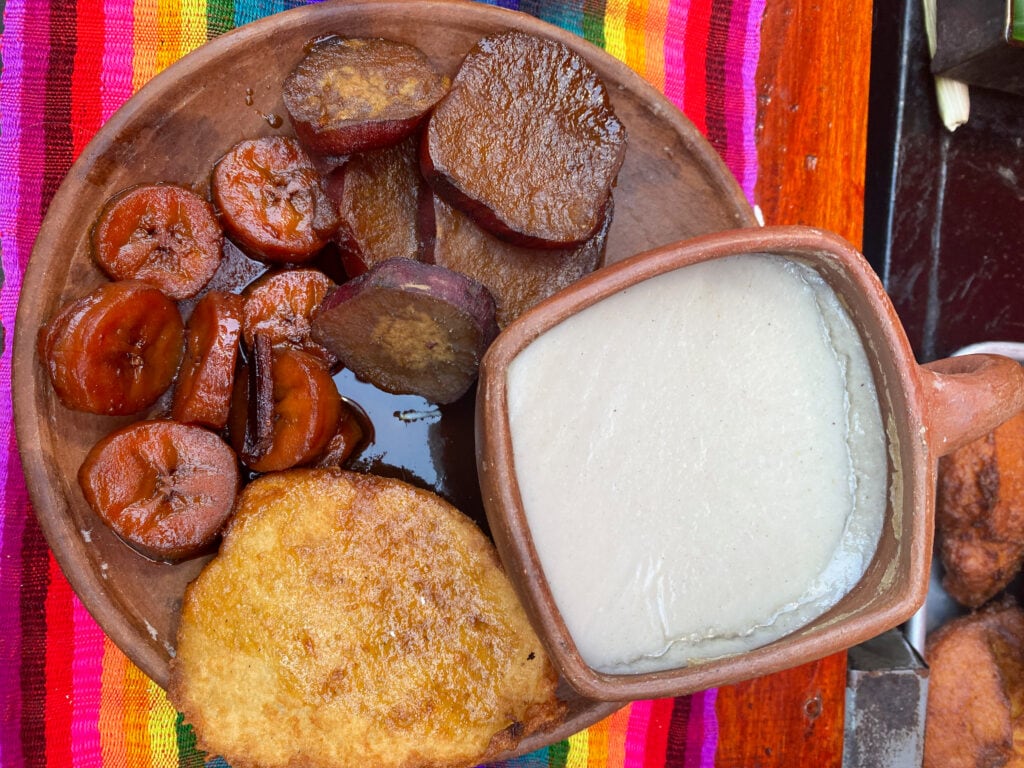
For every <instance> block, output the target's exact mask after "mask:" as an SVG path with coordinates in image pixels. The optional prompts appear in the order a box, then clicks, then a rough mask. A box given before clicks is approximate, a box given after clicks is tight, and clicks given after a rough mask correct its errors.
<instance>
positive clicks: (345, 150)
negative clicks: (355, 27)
mask: <svg viewBox="0 0 1024 768" xmlns="http://www.w3.org/2000/svg"><path fill="white" fill-rule="evenodd" d="M447 88H448V81H447V78H445V77H443V76H442V75H441V74H440V73H438V72H437V71H436V70H435V69H434V68H433V66H432V65H431V63H430V61H429V60H428V59H427V57H426V55H424V53H423V52H422V51H421V50H419V49H418V48H416V47H414V46H412V45H407V44H405V43H399V42H395V41H391V40H384V39H380V38H344V37H337V36H332V37H327V38H324V39H322V40H318V41H317V42H316V43H314V44H313V46H312V47H311V48H310V50H309V53H307V54H306V56H305V58H303V60H302V61H301V62H299V65H298V66H297V67H296V68H295V69H294V70H293V71H292V72H291V74H290V75H289V76H288V77H287V79H286V80H285V82H284V105H285V109H287V110H288V114H289V116H290V117H291V121H292V125H293V126H294V128H295V133H296V135H298V137H299V139H300V140H301V141H302V142H303V144H305V145H306V146H307V147H308V148H309V149H310V151H312V152H315V153H317V154H320V155H324V156H327V157H338V156H342V155H348V154H351V153H354V152H363V151H366V150H369V149H379V148H381V147H386V146H390V145H392V144H396V143H398V142H400V141H401V140H402V139H404V138H405V137H407V136H408V135H409V134H410V133H412V132H413V131H414V130H415V129H416V126H417V125H419V124H420V122H421V121H422V120H423V118H424V117H425V116H426V114H427V112H429V111H430V109H431V108H432V107H433V106H434V104H436V103H437V101H438V99H440V98H441V97H442V96H443V95H444V94H445V92H446V91H447Z"/></svg>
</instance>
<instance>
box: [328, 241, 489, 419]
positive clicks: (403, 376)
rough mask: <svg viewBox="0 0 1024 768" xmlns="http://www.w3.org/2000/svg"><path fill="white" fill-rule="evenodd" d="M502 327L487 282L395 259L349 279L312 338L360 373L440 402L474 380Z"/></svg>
mask: <svg viewBox="0 0 1024 768" xmlns="http://www.w3.org/2000/svg"><path fill="white" fill-rule="evenodd" d="M497 332H498V326H497V323H496V322H495V320H494V299H493V298H492V297H491V294H490V292H489V291H488V290H487V289H486V288H485V287H484V286H482V285H481V284H480V283H478V282H477V281H475V280H473V279H472V278H469V277H466V276H465V275H461V274H459V273H457V272H453V271H451V270H449V269H445V268H444V267H439V266H436V265H433V264H423V263H422V262H418V261H412V260H410V259H389V260H388V261H384V262H382V263H380V264H378V265H377V266H376V267H374V268H373V269H371V270H370V271H369V272H366V273H365V274H363V275H361V276H360V277H357V278H355V279H354V280H350V281H349V282H347V283H345V284H344V285H342V286H340V287H339V288H338V289H337V290H336V291H334V292H333V293H332V294H329V295H328V297H327V298H326V299H325V300H324V303H323V304H322V305H321V307H320V309H319V310H318V311H317V313H316V314H315V315H314V316H313V338H314V339H316V340H318V341H319V342H320V343H321V344H323V345H324V346H325V347H327V348H328V349H329V350H331V351H332V352H334V353H335V354H336V355H337V356H338V357H339V358H340V359H341V361H342V363H343V364H344V365H345V366H347V367H348V368H350V369H351V370H352V371H353V373H355V374H356V375H357V376H359V377H360V378H362V379H364V380H366V381H369V382H370V383H371V384H374V385H375V386H377V387H379V388H380V389H383V390H384V391H386V392H392V393H396V394H413V395H420V396H421V397H424V398H426V399H427V400H430V401H431V402H434V403H440V404H444V403H451V402H454V401H456V400H458V399H459V398H460V397H462V395H464V394H465V393H466V392H467V391H468V390H469V388H470V387H471V386H472V385H473V382H474V381H476V376H477V370H478V368H479V365H480V358H481V357H482V356H483V353H484V352H485V351H486V349H487V346H488V345H489V344H490V343H491V341H492V340H493V339H494V337H495V336H496V335H497Z"/></svg>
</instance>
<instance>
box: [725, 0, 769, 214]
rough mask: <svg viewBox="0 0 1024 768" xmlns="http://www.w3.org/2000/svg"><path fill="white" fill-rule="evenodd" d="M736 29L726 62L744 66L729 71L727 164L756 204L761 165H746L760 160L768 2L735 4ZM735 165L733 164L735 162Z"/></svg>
mask: <svg viewBox="0 0 1024 768" xmlns="http://www.w3.org/2000/svg"><path fill="white" fill-rule="evenodd" d="M734 3H735V5H734V6H733V15H732V26H731V28H730V30H729V36H728V40H727V42H726V61H730V62H740V65H739V66H738V67H726V72H725V94H726V96H725V99H726V102H725V104H726V108H725V115H726V127H727V132H728V141H727V142H726V148H727V149H726V153H725V154H726V155H727V157H725V161H726V164H727V165H728V166H729V168H730V170H732V171H733V173H735V174H736V180H737V181H738V182H739V184H740V187H741V188H742V189H743V192H744V194H745V195H746V196H747V200H748V201H749V202H750V204H751V205H753V204H754V190H755V188H756V186H757V163H756V162H744V159H745V158H751V157H753V158H756V157H757V146H756V143H755V133H756V126H755V123H756V121H757V83H756V80H755V78H756V77H757V61H758V59H759V58H760V56H761V19H762V17H763V16H764V8H765V0H734ZM731 161H732V162H731Z"/></svg>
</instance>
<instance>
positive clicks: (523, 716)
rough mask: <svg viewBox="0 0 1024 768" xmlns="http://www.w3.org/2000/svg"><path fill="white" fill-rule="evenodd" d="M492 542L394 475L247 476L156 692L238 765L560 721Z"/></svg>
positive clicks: (429, 752)
mask: <svg viewBox="0 0 1024 768" xmlns="http://www.w3.org/2000/svg"><path fill="white" fill-rule="evenodd" d="M556 682H557V678H556V675H555V673H554V671H553V669H552V667H551V665H550V663H549V662H548V660H547V657H546V655H545V653H544V652H543V648H542V646H541V644H540V641H539V640H538V638H537V637H536V635H535V634H534V632H533V629H532V627H531V626H530V623H529V621H528V619H527V617H526V614H525V612H524V610H523V609H522V607H521V605H520V603H519V602H518V600H517V598H516V596H515V593H514V591H513V589H512V586H511V584H510V583H509V581H508V580H507V578H506V576H505V575H504V572H503V571H502V570H501V567H500V563H499V561H498V558H497V553H496V551H495V550H494V548H493V545H492V544H491V542H490V541H489V540H488V539H487V538H486V537H485V536H484V535H483V534H482V533H481V531H480V530H479V529H478V528H477V527H476V525H475V524H474V523H473V522H472V521H471V520H470V519H469V518H468V517H465V516H464V515H463V514H462V513H460V512H459V511H458V510H456V509H455V508H454V507H452V506H451V505H449V504H447V503H446V502H444V501H443V500H442V499H440V498H439V497H437V496H435V495H434V494H431V493H429V492H427V491H422V490H419V489H417V488H414V487H412V486H409V485H407V484H405V483H402V482H401V481H398V480H392V479H387V478H382V477H376V476H372V475H361V474H357V473H352V472H346V471H342V470H335V469H319V470H291V471H287V472H279V473H274V474H269V475H265V476H263V477H261V478H258V479H257V480H255V481H254V482H252V483H251V484H250V485H249V486H248V487H247V488H246V489H245V491H244V492H243V493H242V495H241V496H240V499H239V504H238V508H237V513H236V516H235V517H234V518H233V520H232V522H231V523H230V525H229V528H228V531H227V533H226V534H225V537H224V542H223V544H222V546H221V550H220V553H219V554H218V556H217V557H215V558H214V559H213V560H212V561H211V562H210V564H209V565H208V566H207V567H206V568H205V569H204V570H203V572H202V573H201V574H200V576H199V577H198V578H197V579H196V580H195V581H194V582H193V583H192V584H191V585H190V586H189V588H188V590H187V592H186V595H185V602H184V605H183V607H182V616H181V625H180V629H179V632H178V647H177V656H176V658H175V659H174V660H173V662H172V664H171V679H170V685H169V686H168V695H169V697H170V700H171V702H172V703H173V704H174V706H175V707H177V708H178V709H179V710H180V711H182V712H183V713H184V715H185V719H186V720H187V721H188V722H190V723H192V724H193V725H194V727H195V731H196V735H197V738H198V741H199V745H200V747H201V748H203V749H205V750H207V751H209V752H211V753H214V754H220V755H223V756H224V757H225V758H226V759H227V760H228V762H230V764H231V765H232V766H234V768H247V767H250V766H251V767H255V766H260V767H261V768H273V767H275V766H300V765H301V766H308V767H309V768H322V767H323V768H326V767H327V766H330V767H331V768H335V767H338V766H361V767H366V768H369V767H372V766H377V767H379V768H382V767H384V766H396V767H404V766H409V767H411V766H442V765H443V766H468V765H471V764H475V763H479V762H482V761H486V760H487V759H488V758H489V757H491V756H493V755H495V754H497V753H499V752H501V751H503V750H506V749H510V748H513V747H514V746H515V745H516V744H517V743H518V741H519V740H520V739H521V738H522V737H524V736H526V735H527V734H529V733H531V732H534V731H536V730H538V729H540V728H543V727H545V726H546V725H548V724H550V723H553V722H555V721H557V720H560V718H561V716H562V714H563V706H564V705H562V704H561V703H560V702H559V701H558V700H557V699H556V697H555V685H556Z"/></svg>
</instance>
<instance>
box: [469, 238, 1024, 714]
mask: <svg viewBox="0 0 1024 768" xmlns="http://www.w3.org/2000/svg"><path fill="white" fill-rule="evenodd" d="M742 253H771V254H778V255H781V256H784V257H786V258H791V259H795V260H798V261H800V262H802V263H804V264H807V265H809V266H811V267H813V268H814V269H815V270H817V271H818V273H819V274H820V275H821V276H822V277H823V278H824V279H825V280H826V281H827V282H828V283H829V285H830V286H831V287H832V289H833V290H834V291H835V292H836V294H837V295H838V296H839V297H840V300H841V301H843V303H844V304H845V305H846V306H847V308H848V310H849V312H850V315H851V318H852V320H853V322H854V323H855V324H856V326H857V328H858V330H859V331H860V333H861V337H862V339H863V341H864V346H865V349H866V351H867V353H868V356H869V361H870V363H871V367H872V371H873V373H874V377H875V383H876V387H877V389H878V396H879V402H880V405H881V408H882V419H883V423H885V425H886V431H887V437H888V440H889V454H890V467H889V478H890V480H889V484H890V487H889V494H888V495H889V506H888V509H887V510H886V515H887V520H886V524H885V525H884V526H883V531H882V538H881V540H880V542H879V545H878V549H877V551H876V553H875V557H874V559H873V560H872V562H871V564H870V565H869V567H868V569H867V572H866V573H865V575H864V577H863V578H862V579H861V581H860V582H859V583H858V584H857V585H856V586H855V587H854V588H853V589H852V590H851V591H850V592H849V593H848V594H847V595H846V596H845V597H844V598H843V599H842V600H840V602H839V603H838V604H837V605H836V606H835V607H834V608H832V609H831V610H830V611H828V612H826V613H825V614H824V615H823V616H821V617H819V618H818V619H816V620H814V621H812V622H811V623H810V624H808V625H806V626H805V627H803V628H802V629H800V630H797V631H796V632H793V633H791V634H789V635H787V636H785V637H783V638H782V639H780V640H778V641H776V642H773V643H770V644H768V645H765V646H763V647H761V648H758V649H756V650H754V651H750V652H748V653H744V654H737V655H734V656H730V657H725V658H721V659H717V660H714V661H709V662H706V663H702V664H699V665H691V666H689V667H686V668H682V669H676V670H669V671H664V672H652V673H644V674H634V675H610V674H603V673H599V672H597V671H595V670H593V669H591V668H590V667H589V666H588V665H587V664H586V663H585V662H584V661H583V659H582V657H581V656H580V654H579V653H578V651H577V650H576V648H575V645H574V644H573V641H572V638H571V636H570V635H569V632H568V630H567V628H566V626H565V623H564V621H563V620H562V618H561V616H560V614H559V612H558V609H557V607H556V605H555V602H554V599H553V597H552V594H551V591H550V589H549V587H548V585H547V582H546V581H545V578H544V575H543V569H542V567H541V565H540V561H539V558H538V556H537V552H536V550H535V548H534V545H533V543H532V540H531V536H530V530H529V526H528V524H527V522H526V514H525V511H524V509H523V506H522V501H521V499H520V495H519V489H518V486H517V483H516V480H515V477H516V469H515V464H514V461H513V453H512V441H511V433H510V428H509V422H508V411H507V388H506V370H507V367H508V365H509V363H511V361H512V360H513V359H514V358H515V356H516V355H517V354H518V353H519V351H520V350H522V349H523V348H524V347H526V346H527V345H528V344H529V343H530V342H531V341H532V340H533V339H535V338H537V336H539V335H540V334H542V333H544V332H545V331H546V330H547V329H549V328H551V327H553V326H554V325H556V324H557V323H559V322H560V321H562V320H564V319H565V318H567V317H569V316H571V315H572V314H574V313H576V312H578V311H580V310H582V309H584V308H586V307H588V306H590V305H592V304H594V303H596V302H598V301H600V300H601V299H603V298H605V297H607V296H610V295H611V294H613V293H615V292H617V291H619V290H621V289H623V288H625V287H627V286H633V285H636V284H637V283H640V282H642V281H643V280H646V279H648V278H651V277H654V276H656V275H659V274H663V273H665V272H668V271H671V270H674V269H677V268H681V267H685V266H686V265H689V264H695V263H697V262H701V261H705V260H708V259H714V258H721V257H724V256H730V255H735V254H742ZM1022 407H1024V369H1022V367H1021V366H1020V365H1019V364H1018V363H1016V361H1013V360H1010V359H1009V358H1003V357H999V356H994V355H975V356H970V357H962V358H956V359H951V360H940V361H936V362H934V363H930V364H928V365H927V366H919V365H918V364H917V362H916V361H915V359H914V357H913V353H912V352H911V349H910V345H909V343H908V342H907V338H906V335H905V333H904V332H903V327H902V326H901V325H900V322H899V319H898V318H897V316H896V314H895V312H894V310H893V308H892V304H891V303H890V301H889V298H888V296H886V294H885V292H884V290H883V289H882V286H881V283H880V282H879V281H878V278H877V277H876V275H875V273H874V271H873V270H872V269H871V267H870V265H869V264H868V263H867V261H865V260H864V258H863V257H862V256H861V255H860V254H859V253H858V252H857V251H856V250H855V249H854V248H853V247H852V246H851V245H849V244H848V243H846V242H845V241H844V240H842V239H841V238H839V237H838V236H836V235H833V234H831V233H828V232H824V231H821V230H816V229H810V228H803V227H767V228H763V229H759V230H753V229H748V230H742V231H736V232H726V233H720V234H717V235H709V236H707V237H704V238H698V239H696V240H691V241H689V242H685V243H681V244H677V245H672V246H668V247H665V248H660V249H656V250H654V251H652V252H651V253H648V254H641V255H638V256H636V257H634V258H631V259H629V260H628V261H626V262H623V263H620V264H617V265H615V266H614V267H612V268H609V269H605V270H602V271H600V272H597V273H595V274H593V275H590V276H588V277H586V278H584V279H582V280H581V281H579V282H578V283H576V284H575V285H574V286H572V287H570V288H568V289H566V290H565V291H563V292H562V293H560V294H558V295H556V296H554V297H552V298H551V299H549V300H547V301H546V302H544V303H542V304H540V305H538V306H537V307H535V308H534V309H533V310H531V311H530V312H527V313H526V314H524V315H522V316H521V317H520V318H519V320H517V321H516V322H515V323H513V324H511V325H510V326H509V327H508V328H507V329H506V330H505V332H504V333H503V334H502V335H501V336H499V338H498V340H497V341H496V342H495V343H494V344H493V345H492V346H491V348H490V350H489V351H488V353H487V355H486V356H485V357H484V360H483V363H482V365H481V372H480V388H479V391H478V396H477V427H478V434H479V435H480V436H481V439H482V444H481V445H480V446H479V448H480V450H479V453H478V469H479V472H480V483H481V488H482V490H483V497H484V503H485V506H486V508H487V516H488V520H489V521H490V525H491V532H492V534H493V536H494V539H495V542H496V544H497V545H498V550H499V552H500V553H501V555H502V559H503V561H504V562H505V563H506V564H507V565H508V568H509V571H510V573H511V574H512V577H513V582H514V583H515V584H516V586H517V588H518V589H519V592H520V595H521V597H522V598H523V600H524V602H525V603H526V605H527V610H528V611H529V612H530V614H531V616H532V618H533V620H534V623H535V624H536V625H537V626H538V628H539V630H540V632H541V637H542V639H544V640H545V644H546V645H547V648H548V651H549V653H551V655H552V657H553V658H554V660H555V663H556V666H558V667H559V668H560V669H561V671H562V673H563V675H564V676H565V677H566V678H567V679H568V680H569V681H570V683H571V684H572V685H573V686H575V687H576V688H577V689H578V690H579V691H580V692H581V693H583V694H584V695H586V696H592V697H595V698H600V699H607V700H622V699H627V698H628V699H635V698H644V699H647V698H659V697H667V696H678V695H682V694H686V693H690V692H693V691H698V690H702V689H705V688H710V687H714V686H720V685H726V684H730V683H736V682H739V681H741V680H746V679H750V678H754V677H760V676H762V675H766V674H770V673H773V672H777V671H780V670H783V669H787V668H790V667H794V666H796V665H799V664H804V663H806V662H810V661H813V660H815V659H819V658H822V657H824V656H827V655H829V654H832V653H835V652H838V651H841V650H843V649H844V648H848V647H850V646H852V645H856V644H857V643H860V642H863V641H864V640H867V639H868V638H871V637H873V636H875V635H878V634H880V633H882V632H884V631H886V630H888V629H891V628H893V627H895V626H897V625H898V624H900V623H902V622H903V621H905V620H906V619H908V618H909V617H910V616H911V615H912V614H913V613H914V611H916V610H917V608H918V607H919V606H920V605H921V603H922V602H923V601H924V598H925V594H926V592H927V589H928V573H929V564H930V562H931V552H932V535H933V530H934V514H935V498H934V493H935V491H934V488H935V471H936V464H937V461H938V458H939V457H940V456H942V455H943V454H945V453H948V452H949V451H951V450H953V449H954V448H956V447H958V446H960V445H963V444H964V443H966V442H969V441H970V440H972V439H974V438H976V437H979V436H981V435H983V434H985V433H986V432H988V431H989V430H991V429H992V428H993V427H994V426H995V425H997V424H999V423H1001V422H1002V421H1005V420H1006V419H1007V418H1009V417H1010V416H1011V415H1013V414H1014V413H1016V412H1017V411H1019V410H1020V409H1021V408H1022Z"/></svg>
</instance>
